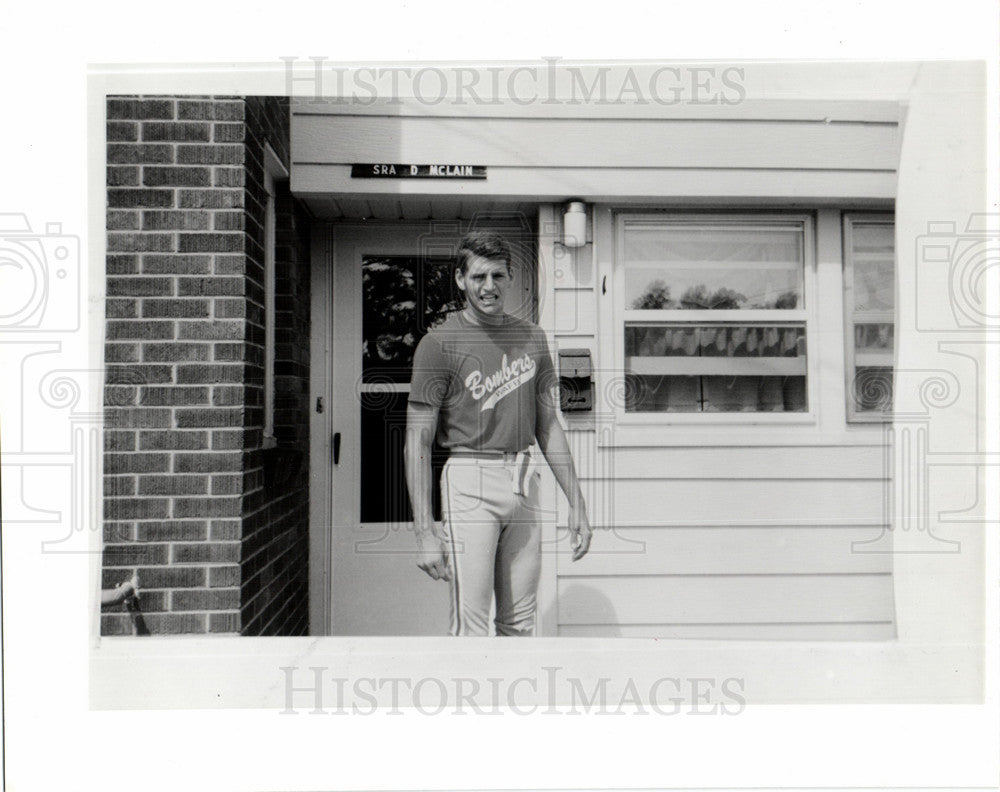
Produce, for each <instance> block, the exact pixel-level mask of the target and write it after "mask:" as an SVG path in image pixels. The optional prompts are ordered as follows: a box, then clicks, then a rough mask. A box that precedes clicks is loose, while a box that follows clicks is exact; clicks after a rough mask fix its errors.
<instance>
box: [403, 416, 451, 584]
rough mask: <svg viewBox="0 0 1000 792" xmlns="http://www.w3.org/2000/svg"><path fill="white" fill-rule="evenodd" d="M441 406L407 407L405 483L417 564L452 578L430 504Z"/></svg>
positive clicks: (430, 572)
mask: <svg viewBox="0 0 1000 792" xmlns="http://www.w3.org/2000/svg"><path fill="white" fill-rule="evenodd" d="M437 421H438V409H437V407H430V406H427V405H423V404H414V403H411V404H410V405H409V406H408V407H407V408H406V446H405V449H404V452H403V460H404V464H405V466H406V486H407V488H408V489H409V491H410V505H411V506H412V507H413V533H414V534H415V535H416V537H417V547H418V549H419V552H420V558H419V560H418V561H417V566H418V567H420V568H421V569H422V570H424V572H426V573H427V574H428V575H430V576H431V577H432V578H434V580H451V570H450V568H449V566H448V553H447V552H446V548H445V543H444V538H443V537H440V536H438V535H437V534H436V533H435V532H434V513H433V510H432V508H431V486H432V481H433V478H432V476H431V447H432V445H433V442H434V433H435V432H436V431H437Z"/></svg>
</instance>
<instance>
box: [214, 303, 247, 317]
mask: <svg viewBox="0 0 1000 792" xmlns="http://www.w3.org/2000/svg"><path fill="white" fill-rule="evenodd" d="M246 312H247V311H246V303H245V302H244V301H243V300H227V299H221V300H216V301H215V318H216V319H242V318H244V317H245V316H246Z"/></svg>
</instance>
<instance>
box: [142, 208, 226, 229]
mask: <svg viewBox="0 0 1000 792" xmlns="http://www.w3.org/2000/svg"><path fill="white" fill-rule="evenodd" d="M208 219H209V215H208V212H204V211H197V210H188V211H183V210H176V211H161V210H149V211H145V212H143V213H142V228H143V230H146V231H165V230H184V231H205V230H207V229H208Z"/></svg>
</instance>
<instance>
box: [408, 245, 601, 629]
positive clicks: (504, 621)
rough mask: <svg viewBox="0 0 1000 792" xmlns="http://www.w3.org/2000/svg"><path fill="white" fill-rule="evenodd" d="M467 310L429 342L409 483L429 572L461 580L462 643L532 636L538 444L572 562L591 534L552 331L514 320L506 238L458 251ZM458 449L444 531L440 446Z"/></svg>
mask: <svg viewBox="0 0 1000 792" xmlns="http://www.w3.org/2000/svg"><path fill="white" fill-rule="evenodd" d="M455 282H456V283H457V284H458V288H459V289H460V290H461V291H462V293H463V295H464V297H465V307H464V309H463V310H462V311H459V312H455V313H453V314H452V315H451V316H449V317H448V319H447V320H445V322H444V323H443V324H442V325H441V326H440V327H438V328H436V329H434V330H432V331H431V332H430V333H428V334H427V335H426V336H424V338H423V339H422V340H421V341H420V343H419V344H418V346H417V349H416V352H415V353H414V358H413V378H412V381H411V384H410V399H409V405H408V408H407V427H406V451H405V462H406V481H407V485H408V486H409V490H410V502H411V504H412V506H413V527H414V532H415V533H416V538H417V544H418V549H419V554H420V560H419V561H418V563H417V566H419V567H420V568H421V569H422V570H424V571H425V572H426V573H427V574H428V575H430V576H431V577H432V578H434V579H435V580H445V581H449V582H450V583H451V628H450V632H451V634H452V635H487V634H488V630H489V612H490V604H491V601H493V598H494V596H495V599H496V618H495V620H494V623H495V626H496V633H497V635H531V634H533V632H534V628H535V609H536V594H537V589H538V577H539V569H540V564H541V558H540V543H541V526H540V520H539V512H540V510H539V498H538V485H539V474H538V473H537V472H534V470H533V465H532V460H531V458H530V455H529V453H528V447H529V446H531V445H532V443H534V442H535V441H537V443H538V447H539V448H540V449H541V451H542V454H543V455H544V456H545V459H546V461H547V462H548V463H549V466H550V467H551V468H552V472H553V473H554V474H555V477H556V481H558V482H559V486H560V487H561V488H562V490H563V492H564V493H566V497H567V499H568V501H569V530H570V536H571V543H572V552H573V560H574V561H577V560H579V559H580V558H582V557H583V556H584V554H585V553H586V552H587V550H588V549H589V547H590V537H591V529H590V525H589V524H588V522H587V510H586V506H585V504H584V502H583V493H582V492H581V491H580V484H579V482H578V480H577V477H576V471H575V470H574V467H573V460H572V458H571V456H570V453H569V446H568V445H567V443H566V437H565V435H564V434H563V430H562V427H561V426H560V424H559V420H558V418H557V412H556V411H557V409H558V406H557V403H556V401H555V399H556V396H555V394H554V391H555V385H556V377H555V372H554V369H553V365H552V359H551V358H550V357H549V350H548V344H547V343H546V340H545V335H544V333H543V332H542V330H541V329H540V328H539V327H537V326H536V325H533V324H531V323H529V322H524V321H521V320H518V319H516V318H514V317H512V316H509V315H507V314H505V313H504V307H503V304H504V294H505V293H506V291H507V288H508V286H509V285H510V283H511V264H510V249H509V247H508V246H507V244H506V242H505V241H504V240H503V239H502V238H501V237H500V236H499V235H497V234H493V233H482V232H480V233H472V234H469V235H467V236H466V237H464V238H463V239H462V241H461V243H460V244H459V249H458V257H457V265H456V269H455ZM435 436H436V437H437V439H438V442H439V443H440V445H441V446H442V447H444V448H446V449H448V450H449V458H448V461H447V463H446V464H445V467H444V471H443V473H442V476H441V496H442V497H441V501H442V502H441V509H442V516H443V530H442V531H441V532H440V533H438V532H437V531H436V529H435V524H434V519H433V516H432V514H431V462H430V460H431V445H432V443H433V441H434V438H435Z"/></svg>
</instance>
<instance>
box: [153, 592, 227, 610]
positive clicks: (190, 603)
mask: <svg viewBox="0 0 1000 792" xmlns="http://www.w3.org/2000/svg"><path fill="white" fill-rule="evenodd" d="M239 606H240V590H239V589H235V588H226V589H224V588H218V589H185V590H183V591H174V592H172V593H171V595H170V609H171V610H173V611H191V610H222V609H226V608H238V607H239Z"/></svg>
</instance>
